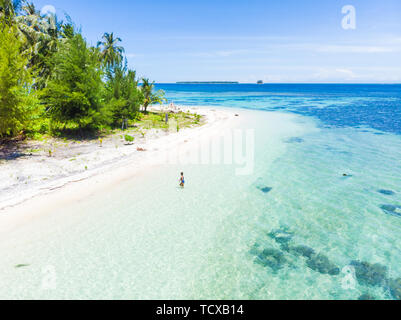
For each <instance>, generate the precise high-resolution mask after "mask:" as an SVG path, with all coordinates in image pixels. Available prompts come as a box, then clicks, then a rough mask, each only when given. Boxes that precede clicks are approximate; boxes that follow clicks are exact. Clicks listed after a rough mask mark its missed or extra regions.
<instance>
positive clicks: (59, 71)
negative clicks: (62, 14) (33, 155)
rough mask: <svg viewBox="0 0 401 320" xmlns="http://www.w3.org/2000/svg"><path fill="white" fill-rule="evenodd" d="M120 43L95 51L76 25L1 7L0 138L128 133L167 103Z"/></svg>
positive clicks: (105, 41) (12, 5)
mask: <svg viewBox="0 0 401 320" xmlns="http://www.w3.org/2000/svg"><path fill="white" fill-rule="evenodd" d="M120 43H121V39H120V38H118V37H115V36H114V34H113V33H110V34H109V33H105V34H104V36H103V38H102V39H101V41H99V42H98V44H97V46H96V47H94V46H91V45H89V44H88V42H87V41H86V40H85V38H84V37H83V36H82V34H81V32H80V30H78V29H77V28H76V27H75V25H74V24H73V22H72V20H71V19H70V17H68V16H66V21H60V20H59V19H58V17H57V16H56V15H51V14H47V15H41V13H40V12H39V11H38V10H37V9H36V8H35V6H34V4H32V3H30V2H27V1H12V0H0V138H4V137H12V136H15V135H18V134H19V133H21V132H24V133H31V134H32V133H54V132H57V131H59V130H63V129H65V128H69V129H73V130H79V131H80V132H81V130H82V129H92V130H93V129H94V130H96V129H99V128H104V127H116V126H121V124H122V123H125V122H126V121H127V120H128V119H131V120H134V119H135V118H136V117H138V114H139V112H140V111H141V108H143V111H144V112H146V111H147V108H148V106H149V105H151V104H154V103H162V101H163V100H164V93H163V92H162V91H157V92H155V90H154V83H151V82H150V81H149V80H148V79H141V80H138V79H137V76H136V72H135V71H133V70H130V69H129V68H128V66H127V61H126V59H125V58H124V48H123V47H121V46H120ZM139 82H141V84H139Z"/></svg>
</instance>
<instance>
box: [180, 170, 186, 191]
mask: <svg viewBox="0 0 401 320" xmlns="http://www.w3.org/2000/svg"><path fill="white" fill-rule="evenodd" d="M184 186H185V178H184V172H181V178H180V187H181V188H184Z"/></svg>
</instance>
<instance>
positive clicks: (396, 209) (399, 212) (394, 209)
mask: <svg viewBox="0 0 401 320" xmlns="http://www.w3.org/2000/svg"><path fill="white" fill-rule="evenodd" d="M380 208H381V209H382V210H383V211H384V212H385V213H386V214H390V215H393V216H396V217H401V206H396V205H392V204H383V205H381V206H380Z"/></svg>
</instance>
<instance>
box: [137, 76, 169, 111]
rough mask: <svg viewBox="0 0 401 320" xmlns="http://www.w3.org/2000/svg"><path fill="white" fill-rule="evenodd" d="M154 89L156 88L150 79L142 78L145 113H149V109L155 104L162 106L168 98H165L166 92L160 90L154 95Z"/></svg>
mask: <svg viewBox="0 0 401 320" xmlns="http://www.w3.org/2000/svg"><path fill="white" fill-rule="evenodd" d="M154 88H155V83H154V82H152V83H150V81H149V79H146V78H142V86H141V91H142V94H143V97H144V100H143V108H144V111H145V113H146V112H148V107H149V106H150V105H152V104H155V103H159V104H162V103H163V101H166V98H165V97H164V91H163V90H159V91H156V92H155V93H154V92H153V90H154Z"/></svg>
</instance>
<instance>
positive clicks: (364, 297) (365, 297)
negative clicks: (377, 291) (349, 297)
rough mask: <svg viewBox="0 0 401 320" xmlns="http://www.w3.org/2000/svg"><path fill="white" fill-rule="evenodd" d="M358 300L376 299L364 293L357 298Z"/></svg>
mask: <svg viewBox="0 0 401 320" xmlns="http://www.w3.org/2000/svg"><path fill="white" fill-rule="evenodd" d="M358 300H376V298H375V297H374V296H372V295H370V294H369V293H364V294H363V295H361V296H360V297H359V299H358Z"/></svg>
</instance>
